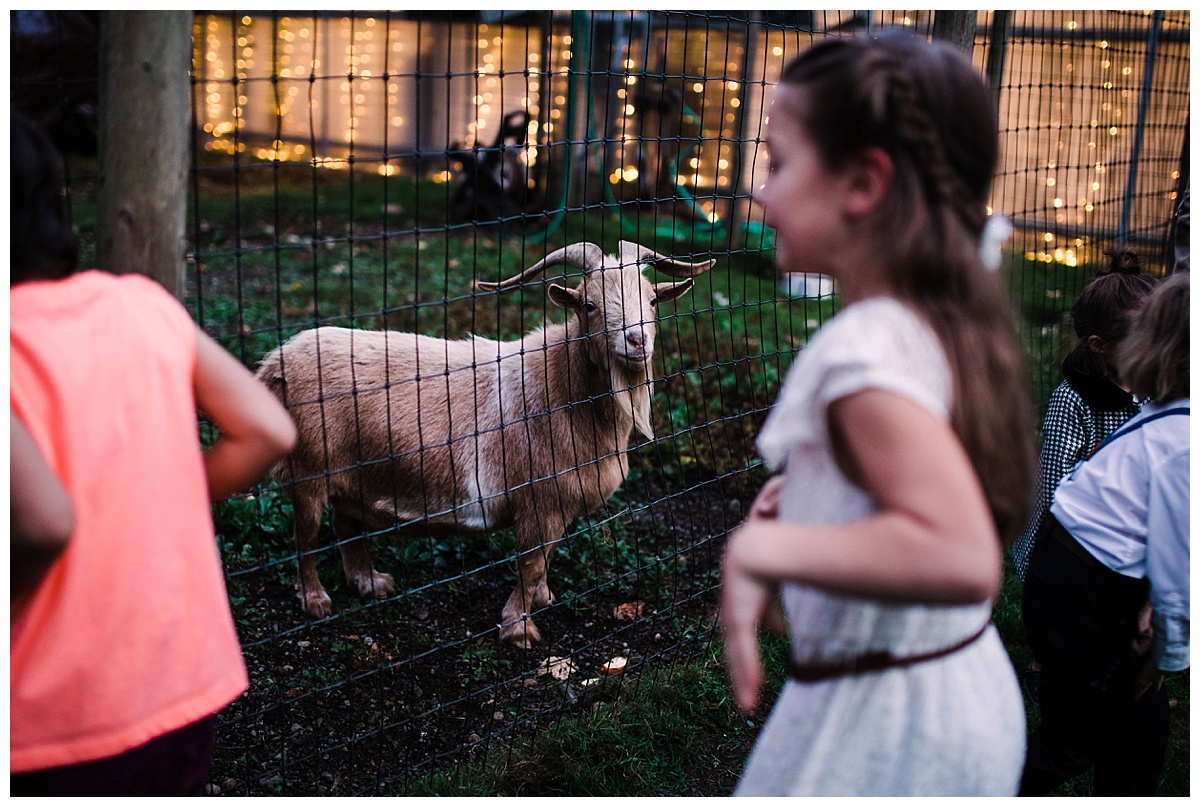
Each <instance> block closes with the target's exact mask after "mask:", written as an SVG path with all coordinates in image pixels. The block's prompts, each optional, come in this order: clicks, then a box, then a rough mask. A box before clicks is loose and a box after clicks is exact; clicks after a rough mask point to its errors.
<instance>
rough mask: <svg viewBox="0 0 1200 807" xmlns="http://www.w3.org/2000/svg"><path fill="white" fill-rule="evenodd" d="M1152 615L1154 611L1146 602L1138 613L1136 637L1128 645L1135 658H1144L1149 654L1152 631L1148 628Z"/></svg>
mask: <svg viewBox="0 0 1200 807" xmlns="http://www.w3.org/2000/svg"><path fill="white" fill-rule="evenodd" d="M1152 613H1154V609H1153V608H1152V607H1151V606H1150V603H1149V602H1147V603H1146V604H1145V605H1143V606H1142V610H1141V611H1139V612H1138V620H1137V635H1136V636H1134V637H1133V641H1132V642H1130V645H1131V646H1132V648H1133V654H1134V655H1135V656H1144V655H1146V654H1147V653H1149V652H1150V647H1151V646H1152V645H1153V644H1154V629H1153V628H1152V627H1150V615H1151V614H1152Z"/></svg>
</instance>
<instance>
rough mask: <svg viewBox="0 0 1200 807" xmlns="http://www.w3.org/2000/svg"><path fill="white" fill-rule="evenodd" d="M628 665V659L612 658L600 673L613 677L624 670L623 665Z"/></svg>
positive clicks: (621, 657)
mask: <svg viewBox="0 0 1200 807" xmlns="http://www.w3.org/2000/svg"><path fill="white" fill-rule="evenodd" d="M628 663H629V659H627V658H625V657H624V656H614V657H613V658H610V659H609V660H608V661H607V662H606V663H605V664H604V665H603V666H602V667H600V672H602V673H604V674H605V675H614V674H616V673H619V672H620V671H621V670H623V669H625V665H626V664H628Z"/></svg>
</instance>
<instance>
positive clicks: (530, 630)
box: [258, 241, 715, 648]
mask: <svg viewBox="0 0 1200 807" xmlns="http://www.w3.org/2000/svg"><path fill="white" fill-rule="evenodd" d="M714 262H715V261H711V260H709V261H704V262H702V263H682V262H678V261H675V260H673V259H671V258H667V257H665V256H662V255H659V254H657V253H656V252H654V251H653V250H650V249H647V248H645V247H641V246H639V245H638V244H634V243H630V242H627V241H622V242H621V246H620V257H619V258H614V257H611V256H606V255H605V254H604V251H603V250H602V249H601V248H600V247H598V246H597V245H595V244H591V243H577V244H571V245H569V246H566V247H564V248H562V249H559V250H556V251H555V252H552V253H551V254H549V255H547V256H546V257H545V258H544V259H543V260H541V261H539V262H538V263H536V264H535V265H533V266H531V267H529V268H528V269H526V270H525V271H523V272H521V273H520V274H518V275H516V276H514V277H511V278H508V279H507V280H503V281H500V282H498V283H486V282H477V283H476V284H475V285H476V287H477V288H479V289H482V290H497V291H500V292H506V291H510V290H512V289H514V288H516V287H517V286H518V285H519V284H520V283H521V282H523V281H525V280H527V279H529V278H530V277H533V276H535V275H537V274H538V273H539V272H542V271H543V270H544V269H546V268H547V267H550V266H559V265H562V266H567V267H573V268H576V269H579V270H581V271H582V272H583V280H582V282H581V283H580V284H579V285H578V286H577V287H575V288H566V287H563V286H560V285H558V284H556V283H552V284H550V286H549V289H548V293H549V297H550V299H551V300H552V301H553V302H554V303H555V304H556V305H558V306H560V307H562V308H565V309H567V311H568V316H567V321H566V323H564V324H559V325H547V326H546V327H544V328H540V329H538V330H535V331H533V332H531V333H529V334H527V335H526V336H524V337H523V338H521V339H518V340H515V341H511V342H496V341H493V340H491V339H485V338H483V337H479V336H469V337H467V338H466V339H462V340H459V341H446V340H442V339H435V338H432V337H428V336H420V335H417V334H412V333H399V332H395V331H363V330H351V329H346V328H332V327H322V328H316V329H313V330H308V331H304V332H302V333H299V334H297V335H296V336H295V337H293V338H292V339H291V340H289V341H288V342H287V343H285V344H284V345H282V346H281V347H279V348H277V349H276V350H274V351H272V352H271V353H269V354H267V356H266V357H264V359H263V361H262V364H261V366H260V368H259V370H258V378H259V379H260V380H261V381H263V382H264V383H266V384H267V386H268V387H269V388H270V389H271V390H272V391H273V392H274V393H275V395H276V396H277V397H278V398H279V399H280V400H281V401H283V403H284V404H285V405H286V406H287V407H288V409H289V411H290V412H291V415H292V418H293V419H294V420H295V422H296V426H297V429H298V431H299V440H298V442H297V444H296V448H295V449H294V450H293V452H292V453H291V454H290V455H289V456H288V458H286V459H285V460H284V461H283V462H282V463H280V464H279V465H278V466H277V467H276V468H275V469H274V470H273V472H272V473H273V475H274V476H275V478H276V479H277V480H278V481H279V482H280V483H283V484H284V486H285V490H286V491H287V495H288V496H289V497H290V499H291V501H292V504H293V505H294V508H295V540H296V547H297V551H298V555H299V565H300V598H301V600H302V602H303V603H304V609H305V611H307V612H308V614H310V615H311V616H314V617H321V616H327V615H328V614H329V613H330V609H331V603H330V599H329V595H328V594H326V592H325V589H324V588H323V587H322V586H321V581H320V580H319V579H318V577H317V572H316V564H315V561H314V553H315V551H316V549H317V530H318V527H319V525H320V520H321V515H322V513H323V512H324V509H325V506H326V504H327V503H328V504H330V505H332V507H333V520H332V523H333V531H334V534H335V536H336V537H337V539H338V546H339V549H340V551H341V555H342V563H343V566H344V569H345V573H346V578H347V580H348V581H349V582H350V583H351V584H352V585H354V586H356V587H357V589H358V591H359V593H360V594H361V595H362V596H371V595H373V596H376V597H380V598H383V597H387V596H390V595H391V594H393V593H394V591H395V584H394V581H393V580H392V577H391V576H390V575H387V574H382V573H379V572H377V571H376V570H375V569H374V568H373V566H372V563H371V558H370V552H369V547H368V546H367V544H366V539H365V536H364V531H365V530H364V527H365V528H369V529H388V528H390V527H392V526H397V525H399V526H405V525H406V524H413V523H416V522H420V524H421V525H422V526H423V527H425V528H430V527H432V528H447V529H450V530H475V531H483V530H492V529H497V528H502V527H507V526H513V527H514V529H515V533H516V551H517V585H516V587H515V589H514V590H513V592H512V595H511V596H510V597H509V598H508V601H507V602H506V603H505V605H504V608H503V611H502V613H501V622H500V637H501V638H502V639H504V640H506V641H509V642H512V643H513V644H516V645H518V646H520V647H526V648H527V647H529V646H530V645H531V644H533V643H536V642H539V641H540V640H541V637H540V635H539V633H538V629H537V627H536V626H535V625H534V623H533V620H532V619H530V618H529V614H530V612H531V611H533V610H534V609H537V608H541V607H545V606H547V605H549V604H550V603H551V602H552V601H553V595H552V594H551V593H550V588H549V585H548V584H547V581H546V571H547V566H548V563H549V559H550V555H551V552H552V551H553V547H554V545H555V544H556V543H557V542H558V541H559V540H561V539H562V536H563V534H564V532H565V531H566V528H567V526H568V525H569V524H570V523H571V521H572V520H574V519H575V518H577V517H579V516H581V515H584V514H586V513H588V512H590V511H592V510H594V509H595V508H597V507H599V506H600V505H601V504H603V503H604V502H605V501H607V500H608V498H609V497H610V496H611V495H612V494H613V493H614V492H615V491H616V489H617V488H618V487H619V486H620V485H621V483H622V482H623V481H624V480H625V476H626V474H627V473H628V471H629V464H628V460H627V459H626V457H625V450H626V449H627V447H628V445H629V436H630V432H631V430H632V428H633V427H635V426H636V427H637V429H638V431H640V432H641V433H642V434H644V435H645V436H646V437H647V438H652V437H653V435H652V433H651V427H650V394H651V381H650V376H649V370H650V359H651V356H652V353H653V350H654V331H655V328H654V311H653V308H654V306H655V305H657V304H658V303H660V302H663V301H667V300H673V299H675V298H676V297H679V296H680V295H681V294H683V293H685V292H687V291H688V290H689V289H690V288H691V286H692V280H691V279H690V278H691V277H695V276H696V275H698V274H700V273H701V272H704V271H706V270H707V269H709V268H710V267H711V266H712V265H713V263H714ZM643 263H649V264H652V265H654V266H656V267H657V268H659V269H661V270H663V271H665V272H666V273H668V274H670V275H673V276H674V277H680V278H688V279H685V280H682V281H681V282H678V283H671V282H666V283H656V284H651V283H650V282H649V281H648V280H647V279H646V278H644V277H643V276H642V267H641V264H643Z"/></svg>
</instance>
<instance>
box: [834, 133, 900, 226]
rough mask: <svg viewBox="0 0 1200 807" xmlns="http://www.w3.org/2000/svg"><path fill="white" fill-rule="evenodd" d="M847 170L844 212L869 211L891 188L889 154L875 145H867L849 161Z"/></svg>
mask: <svg viewBox="0 0 1200 807" xmlns="http://www.w3.org/2000/svg"><path fill="white" fill-rule="evenodd" d="M848 172H849V177H848V178H849V186H848V188H847V193H846V212H847V213H848V214H850V215H851V216H855V217H862V216H867V215H870V214H871V213H873V212H874V211H875V210H877V209H878V208H879V206H880V205H881V204H883V200H884V198H886V197H887V195H888V192H889V191H890V190H891V188H892V180H893V179H894V178H895V175H896V164H895V162H893V161H892V158H891V155H889V154H888V153H887V152H886V151H884V150H883V149H881V148H880V147H879V146H868V147H867V148H865V149H863V150H862V151H861V152H860V153H859V155H858V157H857V159H855V160H854V161H853V162H852V163H851V165H850V167H849V169H848Z"/></svg>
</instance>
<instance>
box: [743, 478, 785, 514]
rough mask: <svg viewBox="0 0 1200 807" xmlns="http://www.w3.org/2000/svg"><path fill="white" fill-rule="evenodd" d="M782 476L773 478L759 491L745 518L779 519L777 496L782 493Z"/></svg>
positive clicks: (783, 479)
mask: <svg viewBox="0 0 1200 807" xmlns="http://www.w3.org/2000/svg"><path fill="white" fill-rule="evenodd" d="M786 479H787V477H785V476H784V475H782V474H780V475H779V476H773V477H771V478H770V479H768V480H767V483H766V484H765V485H763V486H762V489H761V490H759V492H758V495H757V496H755V497H754V502H753V503H752V504H751V505H750V515H749V516H747V518H779V496H780V493H781V492H782V491H783V484H784V481H785V480H786Z"/></svg>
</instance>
